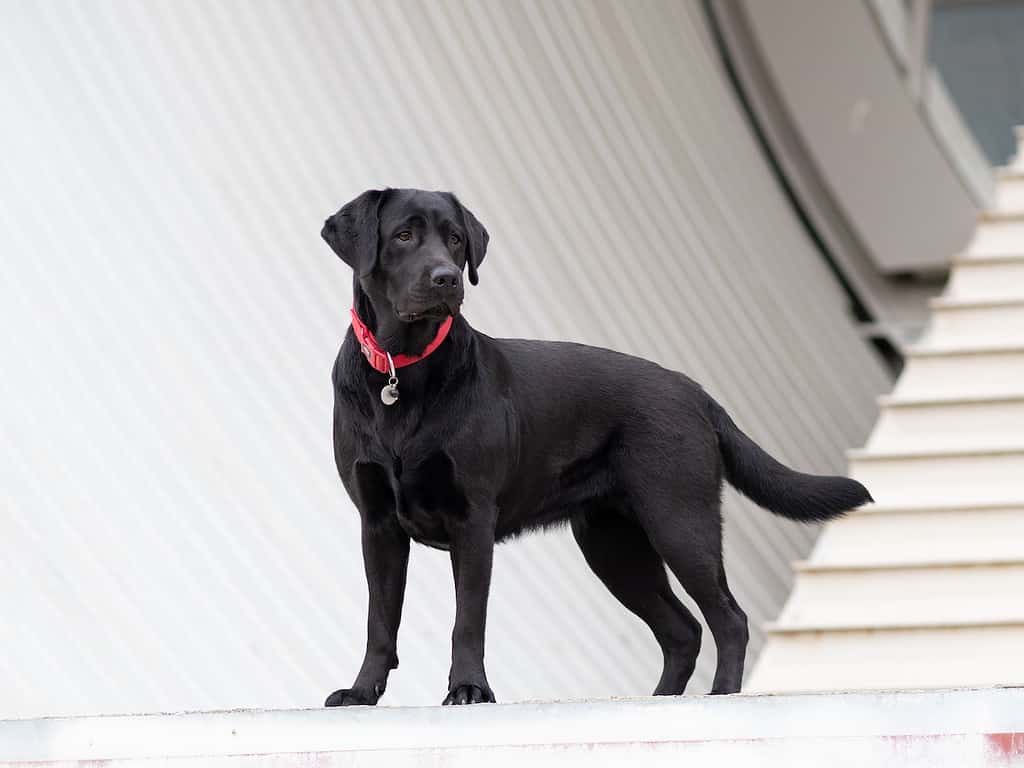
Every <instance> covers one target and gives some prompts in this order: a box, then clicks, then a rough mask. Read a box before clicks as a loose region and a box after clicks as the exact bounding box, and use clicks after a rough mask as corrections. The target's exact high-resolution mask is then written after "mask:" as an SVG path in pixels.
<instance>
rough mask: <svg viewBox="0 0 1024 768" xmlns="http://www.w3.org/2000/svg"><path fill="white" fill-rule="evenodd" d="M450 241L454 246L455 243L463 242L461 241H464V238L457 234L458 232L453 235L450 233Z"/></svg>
mask: <svg viewBox="0 0 1024 768" xmlns="http://www.w3.org/2000/svg"><path fill="white" fill-rule="evenodd" d="M448 242H449V243H451V244H452V245H453V246H454V245H458V244H459V243H461V242H462V238H461V237H459V236H458V235H456V234H452V235H449V237H448Z"/></svg>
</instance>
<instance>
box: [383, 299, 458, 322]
mask: <svg viewBox="0 0 1024 768" xmlns="http://www.w3.org/2000/svg"><path fill="white" fill-rule="evenodd" d="M397 314H398V319H399V320H401V321H402V322H403V323H415V322H417V321H419V320H443V319H444V318H446V317H448V316H449V315H451V316H452V317H456V316H457V315H458V314H459V305H458V304H454V305H450V304H445V303H441V304H437V305H435V306H433V307H428V308H426V309H420V310H417V311H415V312H410V311H406V310H397Z"/></svg>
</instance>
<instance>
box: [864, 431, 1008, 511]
mask: <svg viewBox="0 0 1024 768" xmlns="http://www.w3.org/2000/svg"><path fill="white" fill-rule="evenodd" d="M877 450H878V449H875V450H873V451H865V452H863V453H854V454H852V455H851V458H850V476H851V477H854V478H856V479H857V480H860V481H861V482H862V483H864V485H866V486H867V487H868V488H870V489H871V493H872V495H873V496H874V497H875V499H876V500H877V501H880V502H883V503H886V504H930V505H935V504H957V505H964V504H970V503H975V502H976V503H979V504H994V503H1005V502H1011V501H1014V500H1015V499H1019V498H1020V496H1021V492H1022V490H1024V489H1022V487H1021V483H1024V448H1022V447H1021V446H1019V445H1018V446H1014V447H1012V448H1000V449H992V450H983V451H979V450H978V449H975V448H972V449H970V452H968V450H967V449H964V450H955V449H954V450H945V451H927V452H924V451H920V452H919V451H913V452H909V453H904V452H894V453H878V452H877Z"/></svg>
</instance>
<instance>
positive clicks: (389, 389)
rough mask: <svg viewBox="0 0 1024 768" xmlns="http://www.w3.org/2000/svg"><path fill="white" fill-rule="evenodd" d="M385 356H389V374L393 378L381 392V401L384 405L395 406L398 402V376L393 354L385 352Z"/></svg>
mask: <svg viewBox="0 0 1024 768" xmlns="http://www.w3.org/2000/svg"><path fill="white" fill-rule="evenodd" d="M384 354H385V355H387V356H388V372H389V373H390V374H391V377H390V378H389V379H388V383H387V384H385V385H384V389H382V390H381V391H380V401H381V402H382V403H384V405H394V404H395V403H397V402H398V376H396V375H395V361H394V360H392V359H391V353H389V352H385V353H384Z"/></svg>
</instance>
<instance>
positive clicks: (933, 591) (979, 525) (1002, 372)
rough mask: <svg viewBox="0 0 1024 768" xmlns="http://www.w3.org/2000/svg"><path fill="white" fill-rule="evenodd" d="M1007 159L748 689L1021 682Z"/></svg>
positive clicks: (1022, 536)
mask: <svg viewBox="0 0 1024 768" xmlns="http://www.w3.org/2000/svg"><path fill="white" fill-rule="evenodd" d="M1018 138H1019V140H1020V142H1021V146H1022V148H1024V133H1022V132H1018ZM1022 158H1024V151H1022V152H1019V153H1018V159H1017V160H1016V161H1015V166H1014V167H1012V168H1008V169H1004V170H1003V171H1002V172H1001V173H1000V174H999V183H998V187H997V192H996V199H997V210H995V211H993V212H991V213H989V214H986V215H984V216H982V217H981V219H980V221H979V223H978V230H977V233H976V234H975V237H974V238H973V240H972V242H971V245H970V246H969V248H968V250H967V252H966V253H964V254H962V255H961V256H959V257H958V258H956V259H954V261H953V268H952V273H951V275H950V280H949V284H948V286H947V288H946V292H945V294H944V295H943V296H942V297H940V298H938V299H936V300H934V301H933V302H932V309H933V313H934V316H933V322H932V324H931V326H930V328H929V330H928V332H927V334H926V335H925V336H924V338H923V339H922V341H921V343H920V345H919V346H918V347H916V348H915V349H913V350H911V352H910V354H909V355H908V357H907V364H906V367H905V368H904V371H903V374H902V375H901V377H900V380H899V381H898V382H897V384H896V387H895V391H894V393H893V395H891V396H889V397H883V398H880V400H879V403H880V405H881V415H880V417H879V420H878V423H877V424H876V426H875V429H874V430H873V432H872V433H871V436H870V438H869V440H868V442H867V445H866V447H865V449H864V450H861V451H852V452H851V453H850V474H851V475H852V476H853V477H856V478H857V479H859V480H861V481H862V482H864V483H865V484H866V485H867V486H868V488H869V489H870V490H871V492H872V494H873V495H874V497H875V499H876V501H877V504H876V505H875V506H873V507H868V508H866V509H864V510H862V511H859V512H856V513H854V514H852V515H850V516H849V517H848V518H846V519H843V520H838V521H835V522H833V523H830V524H829V525H827V526H826V528H825V530H824V532H823V534H822V536H821V538H820V539H819V541H818V543H817V545H816V546H815V549H814V551H813V553H812V555H811V557H810V559H809V560H808V561H806V562H804V563H799V564H797V568H796V570H797V582H796V587H795V589H794V591H793V594H792V595H791V596H790V599H789V601H788V602H787V604H786V608H785V609H784V610H783V611H782V614H781V615H780V617H779V620H778V622H777V623H776V624H775V625H773V626H772V628H771V632H770V639H769V642H768V644H767V647H766V650H765V652H764V653H763V654H762V656H761V658H760V660H759V661H758V664H757V668H756V670H755V672H754V674H753V676H752V679H751V685H750V687H751V688H753V689H755V690H827V689H839V688H901V687H911V688H919V687H938V686H948V685H979V684H991V683H999V684H1021V683H1024V653H1021V648H1024V597H1022V596H1024V196H1022V193H1021V187H1020V181H1021V179H1020V177H1019V174H1020V173H1021V171H1022V170H1024V169H1022V168H1021V167H1019V166H1020V164H1021V163H1022V162H1024V159H1022Z"/></svg>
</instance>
